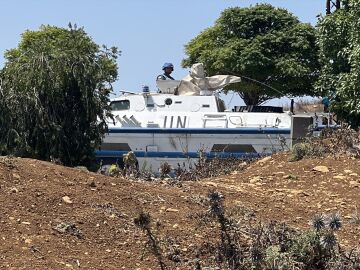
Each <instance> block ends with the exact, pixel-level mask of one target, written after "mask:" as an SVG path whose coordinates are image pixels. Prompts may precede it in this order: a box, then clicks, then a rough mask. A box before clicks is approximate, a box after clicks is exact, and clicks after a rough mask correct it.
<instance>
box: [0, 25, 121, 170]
mask: <svg viewBox="0 0 360 270" xmlns="http://www.w3.org/2000/svg"><path fill="white" fill-rule="evenodd" d="M69 26H70V28H69V29H64V28H59V27H53V26H42V27H41V28H40V29H39V30H38V31H26V32H24V33H23V34H22V38H21V41H20V43H19V45H18V47H17V48H14V49H11V50H8V51H7V52H6V53H5V60H6V61H5V66H4V68H3V70H1V72H0V77H1V84H0V110H1V112H2V113H1V115H0V145H1V148H0V152H1V154H11V153H12V154H16V155H22V156H30V157H34V158H39V159H45V160H49V159H51V158H54V159H55V158H56V159H60V160H61V161H62V162H63V163H64V164H65V165H77V164H86V163H87V162H88V161H89V160H90V159H91V158H92V157H93V155H94V148H95V147H96V146H98V145H99V143H100V142H101V139H102V136H103V134H104V131H105V128H106V123H105V119H106V117H107V116H109V115H110V113H109V107H108V101H109V98H108V96H109V92H110V90H111V83H112V82H114V81H115V79H116V77H117V64H116V58H117V55H118V51H117V49H116V48H111V49H108V48H106V47H105V46H103V47H102V48H101V47H99V46H98V45H97V44H96V43H95V42H94V41H93V40H92V39H91V38H90V37H89V36H88V35H87V34H86V32H85V31H84V30H83V29H82V28H76V27H71V25H69Z"/></svg>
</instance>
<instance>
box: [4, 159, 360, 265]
mask: <svg viewBox="0 0 360 270" xmlns="http://www.w3.org/2000/svg"><path fill="white" fill-rule="evenodd" d="M288 160H289V156H288V154H286V153H281V154H276V155H274V156H272V157H268V158H265V159H262V160H260V161H256V162H254V163H251V164H250V165H247V164H244V163H241V164H239V170H237V171H234V172H232V173H231V174H229V175H225V176H221V177H216V178H210V179H203V180H201V181H196V182H191V181H188V182H181V183H179V182H177V183H174V182H173V181H165V180H162V181H160V180H157V181H152V182H146V181H136V180H129V179H124V178H120V177H106V176H102V175H98V174H95V173H90V172H85V171H82V170H80V169H74V168H66V167H62V166H59V165H56V164H53V163H48V162H43V161H38V160H32V159H24V158H10V157H1V158H0V211H1V215H0V241H1V246H0V269H29V268H33V269H78V268H80V269H81V268H82V269H160V268H159V264H158V262H157V259H156V257H155V256H154V255H153V253H151V252H150V251H149V248H148V247H149V245H147V243H148V239H147V238H146V236H145V234H144V233H143V231H142V230H141V229H139V228H138V227H136V226H135V225H134V218H136V217H137V216H138V215H139V213H140V212H142V211H144V212H148V213H149V214H150V216H151V220H152V223H151V224H152V232H153V233H154V235H155V236H156V237H157V239H158V241H160V242H161V246H163V247H166V252H165V253H164V254H163V255H162V256H163V257H164V258H163V260H164V263H166V265H167V266H168V268H169V269H194V266H195V261H196V258H195V257H196V255H198V247H199V246H200V245H201V244H202V243H204V242H206V241H211V239H213V238H214V239H215V238H216V237H217V235H218V234H217V233H216V230H214V226H213V225H209V226H207V225H204V224H201V222H199V221H200V217H201V213H204V212H206V210H207V205H206V196H207V194H208V192H209V191H211V190H216V191H219V192H221V194H223V195H224V196H225V205H226V211H227V212H229V213H230V212H231V213H236V212H238V214H239V217H240V216H242V218H243V217H244V216H246V215H247V216H251V217H252V218H253V219H254V220H256V222H262V223H266V222H269V221H271V220H277V221H279V222H286V223H287V224H288V225H290V226H291V227H294V228H299V229H309V228H310V225H309V220H310V219H311V218H312V217H313V216H314V215H315V214H319V213H324V214H332V213H339V214H340V215H341V217H342V220H343V227H342V228H341V229H340V231H339V232H338V236H339V239H340V244H341V248H343V249H351V248H352V247H356V246H359V242H360V226H359V225H358V224H356V223H357V222H356V221H358V223H359V220H360V218H359V220H356V218H355V219H354V217H359V216H358V215H357V208H358V206H360V197H359V190H360V161H359V160H358V159H354V158H351V157H348V156H339V157H328V158H318V159H304V160H301V161H297V162H289V161H288ZM197 217H199V218H197ZM239 222H242V220H240V218H239ZM200 259H201V256H200Z"/></svg>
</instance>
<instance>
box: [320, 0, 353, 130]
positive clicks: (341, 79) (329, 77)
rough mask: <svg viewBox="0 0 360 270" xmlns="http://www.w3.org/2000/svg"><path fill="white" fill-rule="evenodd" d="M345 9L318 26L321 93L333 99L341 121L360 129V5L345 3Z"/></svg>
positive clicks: (324, 18) (343, 2) (326, 17)
mask: <svg viewBox="0 0 360 270" xmlns="http://www.w3.org/2000/svg"><path fill="white" fill-rule="evenodd" d="M342 7H343V8H342V9H339V10H337V11H335V12H334V13H332V14H331V15H327V16H325V17H322V18H321V19H320V21H319V23H318V25H317V29H318V36H319V38H318V42H319V47H320V62H321V65H322V68H321V72H320V76H319V80H318V82H317V85H316V87H317V90H318V91H319V92H321V93H322V94H323V95H327V96H329V97H330V99H331V107H330V109H331V110H332V111H333V112H335V113H336V115H337V117H338V118H339V119H341V120H344V121H346V122H348V123H349V124H351V125H352V126H353V127H358V126H359V125H360V2H359V1H357V0H348V1H342Z"/></svg>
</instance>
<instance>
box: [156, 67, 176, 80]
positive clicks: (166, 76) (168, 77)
mask: <svg viewBox="0 0 360 270" xmlns="http://www.w3.org/2000/svg"><path fill="white" fill-rule="evenodd" d="M162 70H163V71H164V73H163V74H161V75H159V76H157V77H156V80H175V79H174V78H173V77H171V75H170V74H171V72H173V71H174V65H173V64H171V63H165V64H164V65H163V67H162Z"/></svg>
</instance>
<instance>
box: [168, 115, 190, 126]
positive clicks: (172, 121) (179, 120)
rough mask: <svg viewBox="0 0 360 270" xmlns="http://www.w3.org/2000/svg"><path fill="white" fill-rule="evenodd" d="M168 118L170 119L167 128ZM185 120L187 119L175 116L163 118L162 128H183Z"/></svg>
mask: <svg viewBox="0 0 360 270" xmlns="http://www.w3.org/2000/svg"><path fill="white" fill-rule="evenodd" d="M168 118H170V119H169V126H167V124H168ZM186 119H187V117H186V116H177V117H176V116H170V117H168V116H165V117H164V128H185V126H186ZM175 122H176V123H175ZM175 124H176V125H175Z"/></svg>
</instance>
